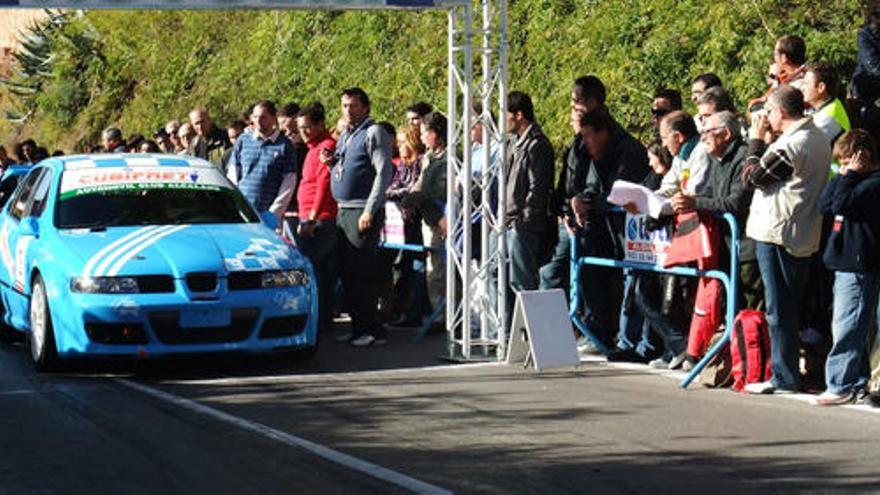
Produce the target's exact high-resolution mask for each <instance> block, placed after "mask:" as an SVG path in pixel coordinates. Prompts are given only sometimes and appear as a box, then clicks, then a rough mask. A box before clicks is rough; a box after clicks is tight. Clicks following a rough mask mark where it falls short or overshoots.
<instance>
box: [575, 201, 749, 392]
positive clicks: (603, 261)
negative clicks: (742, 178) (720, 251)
mask: <svg viewBox="0 0 880 495" xmlns="http://www.w3.org/2000/svg"><path fill="white" fill-rule="evenodd" d="M611 211H612V212H615V213H621V212H623V210H622V209H620V208H614V209H613V210H611ZM720 216H721V217H722V218H723V219H724V220H726V221H727V225H728V227H729V228H730V235H731V242H730V272H729V273H728V272H723V271H720V270H697V269H696V268H688V267H672V268H663V267H661V266H658V265H654V264H651V263H639V262H636V261H622V260H617V259H611V258H598V257H595V256H584V257H578V242H577V236H576V235H573V236H571V265H570V266H571V289H570V291H569V292H570V293H569V308H570V309H569V317H570V318H571V321H572V322H573V323H574V325H575V327H576V328H577V329H578V331H579V332H581V334H582V335H583V336H584V337H586V338H588V339H590V341H592V342H593V344H595V345H596V347H597V348H599V350H600V351H601V352H602V353H603V354H605V355H606V356H607V355H608V348H607V347H606V346H605V344H604V343H603V342H602V341H601V340H600V339H599V338H597V337H596V336H595V335H594V334H593V332H592V331H590V329H589V327H588V326H587V323H586V322H585V321H584V320H583V319H582V318H581V317H580V316H578V312H579V310H580V303H581V295H580V290H581V289H580V278H581V277H580V272H581V270H580V268H581V267H582V266H584V265H593V266H606V267H612V268H627V269H632V270H640V271H646V272H654V273H665V274H669V275H682V276H685V277H709V278H715V279H718V280H720V281H721V283H722V284H724V290H725V294H726V297H727V311H726V315H725V322H726V324H725V331H724V335H723V336H722V338H721V340H719V341H718V342H717V343H716V344H715V345H714V346H712V348H710V349H709V350H708V351H707V352H706V355H705V356H703V359H701V360H700V362H698V363H697V364H696V365H695V366H694V368H693V369H692V370H691V371H690V372H689V373H688V375H687V376H686V377H685V379H684V380H683V381H682V382H681V384H680V387H681V388H687V386H688V385H690V383H691V382H692V381H694V379H695V378H696V377H697V375H699V374H700V372H701V371H703V368H705V367H706V365H707V364H708V363H709V361H711V360H712V358H713V357H715V356H716V355H717V354H718V353H719V352H720V351H721V349H723V348H724V347H725V346H726V345H727V344H728V343H729V342H730V336H731V332H733V320H734V318H735V317H736V309H737V308H736V303H737V295H738V293H739V225H738V222H737V221H736V217H735V216H733V214H732V213H724V214H723V215H720Z"/></svg>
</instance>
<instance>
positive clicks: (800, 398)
mask: <svg viewBox="0 0 880 495" xmlns="http://www.w3.org/2000/svg"><path fill="white" fill-rule="evenodd" d="M581 363H600V364H601V363H605V364H606V365H607V366H609V367H611V368H617V369H624V370H635V371H642V372H647V373H650V374H652V375H660V376H665V377H668V378H672V379H674V380H677V381H678V382H679V383H680V382H681V381H682V380H684V378H685V377H686V376H687V373H685V372H683V371H679V370H662V369H655V368H650V367H648V366H645V365H644V364H637V363H609V362H607V361H606V360H605V358H604V357H601V356H584V357H581ZM694 381H695V382H696V380H694ZM693 385H694V382H691V386H693ZM742 395H746V396H747V395H749V394H742ZM766 395H772V396H773V397H780V398H782V399H788V400H793V401H797V402H803V403H806V404H809V405H811V406H812V405H813V400H814V399H815V398H816V397H817V396H816V395H813V394H766ZM814 407H816V406H814ZM835 407H841V408H843V409H849V410H852V411H861V412H868V413H871V414H880V407H871V406H868V405H864V406H863V405H857V404H849V405H845V406H828V408H830V409H834V408H835Z"/></svg>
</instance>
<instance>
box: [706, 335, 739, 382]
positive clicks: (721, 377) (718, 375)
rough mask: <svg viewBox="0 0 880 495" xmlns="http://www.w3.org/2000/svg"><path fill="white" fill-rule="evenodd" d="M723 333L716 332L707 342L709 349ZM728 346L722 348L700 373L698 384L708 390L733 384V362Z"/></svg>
mask: <svg viewBox="0 0 880 495" xmlns="http://www.w3.org/2000/svg"><path fill="white" fill-rule="evenodd" d="M722 337H724V332H718V333H716V334H715V335H713V336H712V338H711V339H710V340H709V349H711V348H713V347H715V344H717V343H718V341H719V340H721V338H722ZM728 348H729V344H728V346H726V347H725V348H722V349H721V350H720V351H719V352H718V354H716V355H715V357H713V358H712V360H711V361H709V363H708V364H706V367H705V368H703V371H701V372H700V378H699V380H700V384H701V385H703V386H704V387H709V388H727V387H729V386H731V385H732V384H733V362H732V359H731V356H730V351H729V350H728Z"/></svg>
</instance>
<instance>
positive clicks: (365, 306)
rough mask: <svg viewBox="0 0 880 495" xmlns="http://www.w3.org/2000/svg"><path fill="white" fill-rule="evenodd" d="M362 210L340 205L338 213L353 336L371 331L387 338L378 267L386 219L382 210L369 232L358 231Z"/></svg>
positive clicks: (341, 272)
mask: <svg viewBox="0 0 880 495" xmlns="http://www.w3.org/2000/svg"><path fill="white" fill-rule="evenodd" d="M362 213H363V209H362V208H339V213H338V214H337V215H336V226H337V227H338V229H339V230H338V232H339V234H338V236H337V243H336V254H337V256H338V257H337V260H338V266H339V278H340V280H341V281H342V290H343V291H344V292H345V297H346V300H347V301H348V310H349V313H350V315H351V333H352V335H353V337H354V338H357V337H360V336H361V335H364V334H370V335H372V336H374V337H376V338H385V329H384V328H383V327H382V326H381V325H380V324H379V319H378V314H377V313H378V312H377V309H376V306H377V304H378V296H377V274H376V268H377V266H378V261H379V230H380V229H381V226H382V221H383V218H382V215H381V213H380V214H378V215H376V216H374V217H373V224H372V226H371V227H370V228H369V229H368V230H367V231H365V232H358V219H360V217H361V214H362Z"/></svg>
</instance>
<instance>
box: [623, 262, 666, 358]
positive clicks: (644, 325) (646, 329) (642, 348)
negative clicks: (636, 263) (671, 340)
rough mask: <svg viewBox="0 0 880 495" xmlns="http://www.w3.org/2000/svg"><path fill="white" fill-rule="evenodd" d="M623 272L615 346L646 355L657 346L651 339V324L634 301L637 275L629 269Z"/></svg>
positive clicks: (636, 295) (636, 294)
mask: <svg viewBox="0 0 880 495" xmlns="http://www.w3.org/2000/svg"><path fill="white" fill-rule="evenodd" d="M625 273H626V278H625V279H624V281H623V294H624V297H623V304H621V305H620V330H619V331H618V333H617V348H618V349H624V350H632V351H635V352H636V353H637V354H639V355H640V356H648V355H650V354H651V353H653V352H654V351H655V350H656V349H657V347H656V345H655V343H654V342H652V339H651V325H650V323H649V322H648V320H647V319H646V318H645V315H644V313H642V311H641V309H640V308H639V307H638V305H637V303H636V301H635V299H636V298H638V297H639V294H638V292H637V285H638V277H637V276H636V274H635V273H634V272H633V271H631V270H626V272H625Z"/></svg>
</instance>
